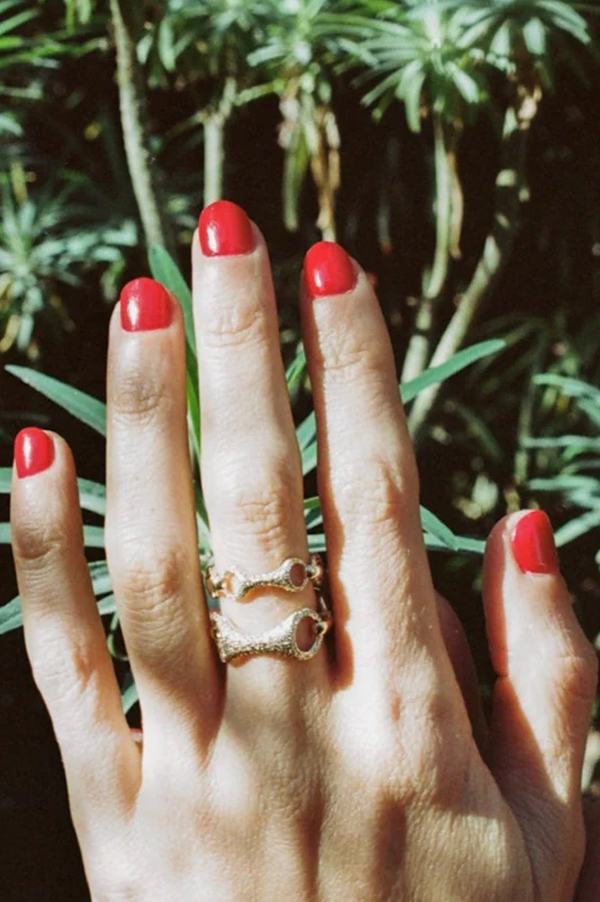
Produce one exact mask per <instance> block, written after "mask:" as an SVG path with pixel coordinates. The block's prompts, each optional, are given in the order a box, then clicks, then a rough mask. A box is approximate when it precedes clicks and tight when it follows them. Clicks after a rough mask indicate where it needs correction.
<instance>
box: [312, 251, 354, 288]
mask: <svg viewBox="0 0 600 902" xmlns="http://www.w3.org/2000/svg"><path fill="white" fill-rule="evenodd" d="M304 272H305V274H306V285H307V288H308V291H309V293H310V295H311V297H326V296H327V295H330V294H345V293H346V292H347V291H350V290H351V289H352V288H354V286H355V285H356V273H355V271H354V266H353V265H352V260H351V259H350V257H349V256H348V254H347V253H346V251H345V250H344V248H343V247H340V245H339V244H336V243H335V241H319V242H318V244H313V246H312V247H311V248H310V250H309V251H308V253H307V255H306V257H305V258H304Z"/></svg>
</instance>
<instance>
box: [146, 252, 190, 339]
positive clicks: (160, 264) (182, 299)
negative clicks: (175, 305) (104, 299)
mask: <svg viewBox="0 0 600 902" xmlns="http://www.w3.org/2000/svg"><path fill="white" fill-rule="evenodd" d="M149 262H150V271H151V272H152V276H153V278H154V279H156V281H157V282H160V284H161V285H163V286H164V288H166V289H168V291H170V292H172V294H174V295H175V297H176V298H177V300H178V301H179V303H180V304H181V309H182V310H183V320H184V323H185V337H186V340H187V343H188V345H189V346H190V348H191V349H192V351H193V352H194V356H195V355H196V337H195V335H194V314H193V308H192V293H191V291H190V289H189V287H188V284H187V282H186V281H185V279H184V278H183V276H182V274H181V272H180V271H179V267H178V266H177V264H176V263H175V261H174V260H173V258H172V257H171V255H170V254H169V252H168V251H166V250H165V249H164V247H158V246H156V247H151V248H150V253H149Z"/></svg>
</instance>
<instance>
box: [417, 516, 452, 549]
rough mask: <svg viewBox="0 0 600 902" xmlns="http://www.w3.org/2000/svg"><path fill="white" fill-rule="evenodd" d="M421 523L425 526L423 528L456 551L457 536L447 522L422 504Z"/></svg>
mask: <svg viewBox="0 0 600 902" xmlns="http://www.w3.org/2000/svg"><path fill="white" fill-rule="evenodd" d="M420 511H421V525H422V526H423V530H424V531H425V532H426V533H428V534H429V535H430V536H432V537H433V538H434V539H437V541H438V542H439V543H440V544H441V545H443V546H444V547H446V548H449V549H450V550H451V551H456V549H457V544H456V536H455V535H454V533H453V532H452V530H451V529H449V528H448V527H447V526H446V524H445V523H442V521H441V520H440V519H439V517H436V515H435V514H433V513H432V512H431V511H430V510H427V508H426V507H423V506H422V505H421V507H420Z"/></svg>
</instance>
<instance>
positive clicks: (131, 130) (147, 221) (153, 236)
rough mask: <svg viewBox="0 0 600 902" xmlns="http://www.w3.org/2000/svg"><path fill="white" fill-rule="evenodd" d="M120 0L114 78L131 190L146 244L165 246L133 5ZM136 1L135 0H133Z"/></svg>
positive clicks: (113, 8)
mask: <svg viewBox="0 0 600 902" xmlns="http://www.w3.org/2000/svg"><path fill="white" fill-rule="evenodd" d="M122 2H123V0H110V12H111V16H112V22H113V28H114V35H115V45H116V51H117V81H118V86H119V105H120V110H121V126H122V129H123V141H124V144H125V154H126V157H127V165H128V168H129V174H130V177H131V183H132V186H133V192H134V194H135V199H136V201H137V205H138V209H139V211H140V218H141V220H142V227H143V230H144V235H145V239H146V244H147V245H148V246H149V247H153V246H154V245H160V246H161V247H168V246H169V244H170V242H169V237H168V236H169V229H168V224H167V219H166V216H165V214H164V204H163V203H161V202H160V200H159V192H158V187H157V184H156V177H155V175H154V173H153V171H152V168H151V164H150V154H149V150H148V145H149V129H148V122H147V112H146V96H145V93H144V83H143V79H142V76H141V73H140V70H139V66H138V62H137V57H136V44H135V34H134V26H133V24H132V20H133V18H134V17H135V12H136V11H135V8H132V7H131V6H130V7H122V6H121V4H122ZM136 3H137V0H136Z"/></svg>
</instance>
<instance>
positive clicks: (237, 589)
mask: <svg viewBox="0 0 600 902" xmlns="http://www.w3.org/2000/svg"><path fill="white" fill-rule="evenodd" d="M323 574H324V569H323V563H322V561H321V558H320V556H319V555H318V554H312V555H311V557H310V563H308V564H306V563H305V562H304V561H303V560H302V559H301V558H299V557H288V558H286V559H285V561H284V562H283V563H282V564H280V565H279V567H277V568H276V569H275V570H271V571H270V572H268V573H251V574H250V573H244V572H243V571H242V570H238V568H237V567H231V569H229V570H225V572H224V573H218V572H217V570H216V569H215V566H214V564H210V565H209V566H208V567H207V569H206V588H207V589H208V591H209V593H210V594H211V595H212V597H213V598H232V599H234V600H235V601H241V600H242V599H243V598H244V597H245V596H246V595H247V594H248V592H251V591H252V590H253V589H258V588H263V587H267V586H269V587H273V588H277V589H284V590H285V591H286V592H301V591H302V589H305V588H306V586H307V585H308V583H309V582H312V583H313V585H314V586H315V588H319V587H320V585H321V583H322V582H323Z"/></svg>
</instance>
